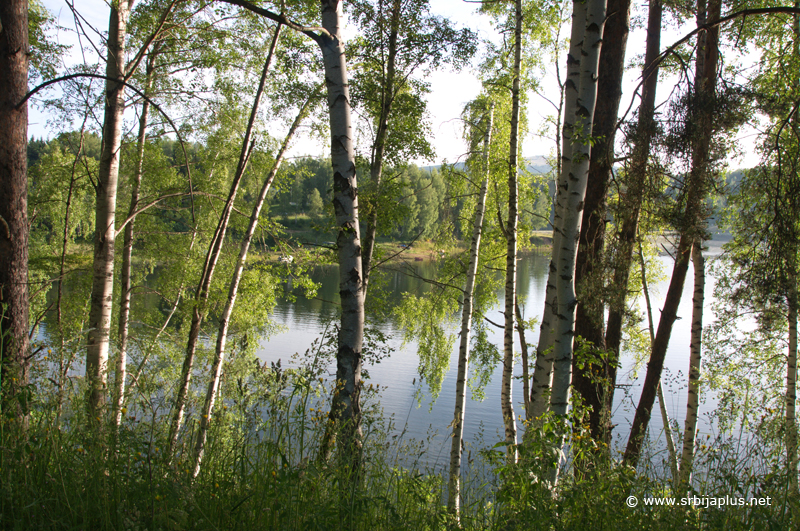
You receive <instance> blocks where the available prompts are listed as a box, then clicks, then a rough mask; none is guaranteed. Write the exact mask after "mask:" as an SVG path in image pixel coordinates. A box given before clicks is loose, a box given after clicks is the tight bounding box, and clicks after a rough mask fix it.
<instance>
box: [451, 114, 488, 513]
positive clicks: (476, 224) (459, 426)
mask: <svg viewBox="0 0 800 531" xmlns="http://www.w3.org/2000/svg"><path fill="white" fill-rule="evenodd" d="M493 122H494V105H492V104H490V105H489V109H488V110H487V111H486V118H485V121H484V123H483V130H484V131H483V132H484V138H483V157H482V162H483V167H482V168H481V171H482V172H483V174H484V177H483V181H482V183H481V188H480V191H479V192H478V202H477V205H476V206H475V214H474V220H473V225H472V238H471V240H470V251H469V265H468V266H467V279H466V282H465V285H464V302H463V303H462V304H463V305H462V308H461V332H460V338H461V339H460V340H459V345H458V373H457V376H456V404H455V409H454V413H453V436H452V441H451V445H450V479H449V483H448V490H447V509H448V510H449V511H450V512H452V513H454V514H455V515H456V516H458V514H459V507H460V505H461V453H462V452H461V447H462V444H463V443H462V440H463V437H464V416H465V409H466V405H467V393H466V384H467V375H468V374H469V347H470V332H471V330H472V297H473V293H474V289H475V277H476V275H477V272H478V257H479V255H480V245H481V233H482V231H483V217H484V214H485V212H486V195H487V193H488V189H489V146H490V144H491V138H492V126H493Z"/></svg>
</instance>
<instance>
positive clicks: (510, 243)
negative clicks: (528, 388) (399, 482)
mask: <svg viewBox="0 0 800 531" xmlns="http://www.w3.org/2000/svg"><path fill="white" fill-rule="evenodd" d="M514 6H515V8H514V18H515V26H514V81H513V85H512V88H511V132H510V135H509V136H510V139H509V147H508V220H507V221H506V226H505V229H504V232H505V236H506V243H507V246H506V285H505V313H504V316H505V322H504V327H503V376H502V380H501V383H500V407H501V411H502V412H503V425H504V427H505V436H506V444H507V445H508V446H507V447H506V450H507V452H508V459H509V462H510V463H516V461H517V448H516V446H517V421H516V417H515V415H514V403H513V399H512V397H513V393H512V383H513V381H514V322H515V320H516V314H515V312H514V308H515V306H514V303H515V302H516V300H517V297H516V295H517V221H518V220H517V173H518V167H517V166H518V162H517V152H518V151H519V106H520V102H519V91H520V84H519V82H520V80H519V78H520V66H521V63H522V0H516V2H515V4H514Z"/></svg>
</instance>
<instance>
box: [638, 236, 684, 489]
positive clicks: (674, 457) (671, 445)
mask: <svg viewBox="0 0 800 531" xmlns="http://www.w3.org/2000/svg"><path fill="white" fill-rule="evenodd" d="M638 243H639V266H640V267H641V269H642V292H643V293H644V301H645V307H646V311H647V325H648V326H647V329H648V331H649V332H650V348H651V349H652V348H653V341H655V339H656V330H655V324H654V323H653V305H652V304H650V289H649V288H648V287H647V268H646V267H645V263H644V253H643V252H642V240H641V238H638ZM656 395H657V396H658V407H659V408H660V409H661V421H662V424H663V426H664V436H665V438H666V440H667V454H668V455H669V469H670V472H671V473H672V480H673V482H675V481H677V479H676V478H677V477H678V454H677V452H676V450H675V439H673V438H672V425H671V424H670V421H669V411H667V402H666V400H665V399H664V389H663V386H662V385H661V382H660V381H659V382H658V387H657V388H656Z"/></svg>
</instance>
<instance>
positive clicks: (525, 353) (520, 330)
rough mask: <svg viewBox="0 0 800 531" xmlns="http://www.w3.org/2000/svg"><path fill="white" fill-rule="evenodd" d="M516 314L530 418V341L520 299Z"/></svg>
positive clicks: (523, 395)
mask: <svg viewBox="0 0 800 531" xmlns="http://www.w3.org/2000/svg"><path fill="white" fill-rule="evenodd" d="M514 313H515V314H516V315H517V334H518V335H519V348H520V352H521V353H522V356H521V357H522V359H521V361H522V398H523V406H524V407H525V418H526V419H527V418H528V410H529V409H530V407H531V402H530V382H529V381H528V378H529V377H530V376H529V375H528V341H527V340H526V339H525V322H524V320H523V318H522V312H521V311H520V309H519V298H517V300H515V301H514Z"/></svg>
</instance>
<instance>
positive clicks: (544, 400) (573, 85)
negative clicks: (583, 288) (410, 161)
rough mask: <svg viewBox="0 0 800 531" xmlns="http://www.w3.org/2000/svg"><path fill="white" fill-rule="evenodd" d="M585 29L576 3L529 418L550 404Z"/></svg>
mask: <svg viewBox="0 0 800 531" xmlns="http://www.w3.org/2000/svg"><path fill="white" fill-rule="evenodd" d="M585 28H586V8H585V6H584V5H583V4H580V3H573V11H572V32H571V34H570V48H569V54H568V55H567V79H566V81H565V83H564V125H563V127H562V129H561V145H562V147H561V164H560V166H561V172H560V173H559V176H558V183H557V186H556V189H557V192H556V205H555V217H554V220H553V224H554V226H553V256H552V258H551V259H550V269H549V271H548V274H547V286H546V288H545V302H544V311H543V313H542V325H541V327H540V329H539V342H538V344H537V347H536V366H535V368H534V371H533V383H532V385H531V398H530V409H529V412H528V420H529V421H530V420H533V419H537V418H539V417H541V416H542V415H543V414H544V413H546V412H547V410H548V409H549V407H550V393H551V386H552V378H553V360H554V358H553V354H554V353H553V338H554V333H553V332H554V330H555V327H556V318H555V315H556V305H557V298H556V276H557V271H556V264H557V263H558V252H559V250H560V249H561V225H562V223H563V219H564V208H563V205H564V203H565V202H564V200H563V194H564V193H565V191H566V189H567V183H568V173H569V168H570V165H571V163H572V142H571V140H572V135H573V131H574V126H575V121H574V120H575V107H576V106H577V101H578V84H579V77H580V60H581V47H582V42H583V34H584V32H585Z"/></svg>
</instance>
